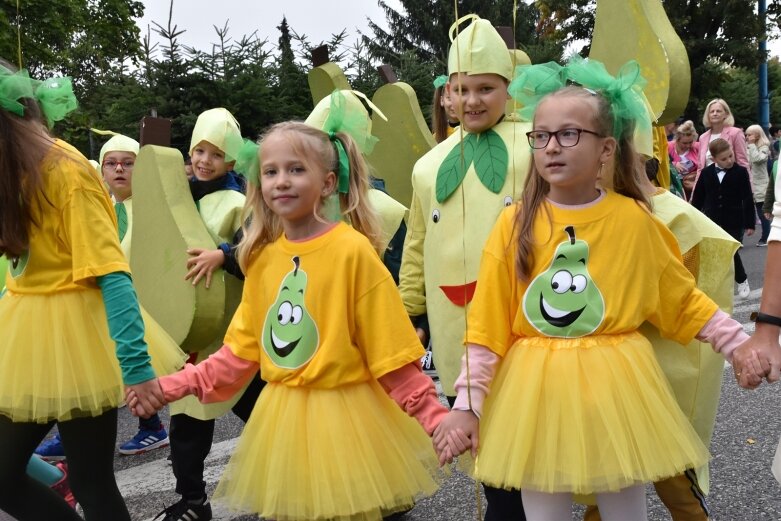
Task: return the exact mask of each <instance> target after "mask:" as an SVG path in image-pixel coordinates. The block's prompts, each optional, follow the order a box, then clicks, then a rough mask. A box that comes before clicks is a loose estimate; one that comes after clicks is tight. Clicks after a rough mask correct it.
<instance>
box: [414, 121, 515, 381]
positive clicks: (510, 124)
mask: <svg viewBox="0 0 781 521" xmlns="http://www.w3.org/2000/svg"><path fill="white" fill-rule="evenodd" d="M492 130H493V131H494V132H496V133H497V134H498V135H499V136H500V137H501V138H502V140H503V141H504V143H505V145H506V147H507V150H508V151H509V154H508V156H509V158H510V161H509V164H508V166H507V177H506V179H505V181H504V185H503V186H502V188H501V190H500V191H499V192H498V193H494V192H492V191H491V190H489V189H488V188H486V187H485V186H484V185H483V184H482V183H481V181H480V180H479V179H478V177H477V174H476V172H475V167H474V165H472V166H470V167H469V170H467V173H466V176H465V178H464V180H463V182H462V183H461V186H460V188H459V189H458V190H457V191H456V192H455V193H454V194H453V195H452V196H450V198H448V199H447V200H446V201H445V202H444V203H439V202H437V198H436V178H437V172H438V170H439V167H440V165H441V164H442V162H443V161H444V160H445V158H446V156H447V155H448V154H449V153H450V152H451V151H452V150H453V148H454V147H457V146H458V144H459V141H460V138H461V136H460V133H459V132H456V133H454V134H453V135H451V136H450V137H449V138H447V139H446V140H445V141H443V142H442V143H440V144H438V145H437V146H436V147H434V148H433V149H432V150H431V151H430V152H429V153H427V154H426V155H425V156H423V157H422V158H420V160H418V162H417V163H416V164H415V169H414V170H413V172H412V187H413V198H412V206H411V208H410V212H409V218H408V220H407V237H406V239H405V241H404V253H403V256H402V264H401V272H400V274H399V290H400V291H401V296H402V299H403V301H404V306H405V308H406V309H407V313H409V314H410V315H411V316H417V315H421V314H423V313H428V318H429V324H430V327H431V340H432V345H433V352H434V363H435V365H436V367H437V372H438V374H439V377H440V381H441V382H442V386H443V388H444V391H445V394H447V395H455V391H454V389H453V384H454V383H455V380H456V378H457V377H458V373H459V372H460V370H461V356H462V355H463V354H464V348H463V341H462V340H463V336H464V330H465V329H466V325H465V318H466V312H465V310H464V307H463V305H460V303H454V302H453V300H451V299H450V298H449V297H448V296H447V294H446V293H445V291H446V290H447V291H448V292H449V293H450V294H451V296H454V297H455V298H456V300H457V301H458V297H459V296H460V295H463V294H464V292H465V291H467V292H468V291H473V289H470V284H474V283H475V281H476V280H477V272H478V268H479V263H480V255H481V254H482V249H483V244H484V243H485V240H486V238H487V237H488V235H489V233H490V231H491V228H492V227H493V225H494V223H495V222H496V218H497V216H498V215H499V213H500V212H501V211H502V209H504V207H505V206H507V205H509V204H511V203H512V202H513V201H515V200H516V199H518V197H520V194H521V190H522V189H523V179H524V177H525V176H526V172H527V170H528V168H529V160H530V153H529V144H528V142H527V141H526V136H525V135H524V134H525V133H526V132H528V131H529V130H531V124H530V123H525V122H515V121H503V122H502V123H499V124H498V125H496V126H494V127H493V128H492ZM468 134H469V133H467V132H464V135H468ZM462 192H463V198H462Z"/></svg>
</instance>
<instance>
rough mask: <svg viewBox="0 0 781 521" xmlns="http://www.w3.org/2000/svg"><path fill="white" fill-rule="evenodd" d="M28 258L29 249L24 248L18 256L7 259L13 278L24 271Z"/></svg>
mask: <svg viewBox="0 0 781 521" xmlns="http://www.w3.org/2000/svg"><path fill="white" fill-rule="evenodd" d="M28 260H30V250H24V252H23V253H22V254H21V255H20V256H19V257H13V258H11V259H9V261H8V263H9V264H10V265H11V276H12V277H13V278H17V277H19V276H20V275H21V274H22V273H24V269H25V268H26V267H27V261H28Z"/></svg>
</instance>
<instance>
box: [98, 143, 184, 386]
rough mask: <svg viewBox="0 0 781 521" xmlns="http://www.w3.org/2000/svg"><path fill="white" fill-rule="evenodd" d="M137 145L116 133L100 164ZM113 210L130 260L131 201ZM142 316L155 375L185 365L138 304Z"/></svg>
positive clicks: (181, 355) (102, 152) (179, 352)
mask: <svg viewBox="0 0 781 521" xmlns="http://www.w3.org/2000/svg"><path fill="white" fill-rule="evenodd" d="M139 148H140V147H139V144H138V142H137V141H136V140H135V139H132V138H129V137H127V136H123V135H122V134H116V135H114V136H113V137H112V138H111V139H109V140H108V141H106V143H105V144H104V145H103V147H102V148H101V149H100V160H99V161H100V163H99V165H102V164H103V157H104V156H105V155H106V154H108V153H109V152H117V151H122V152H130V153H132V154H134V155H138V151H139ZM114 212H115V213H116V216H117V227H118V230H119V241H120V242H119V245H120V247H121V248H122V252H123V253H124V254H125V259H127V261H128V262H130V238H131V237H132V235H133V233H132V232H133V200H132V197H128V198H127V199H125V200H124V201H121V202H116V203H114ZM139 308H140V310H141V318H142V319H143V320H144V340H145V341H146V343H147V351H148V353H149V357H150V358H151V363H152V369H154V371H155V374H156V375H158V376H161V375H165V374H171V373H173V372H174V371H178V370H179V369H181V368H182V367H183V366H184V362H185V360H186V359H187V356H186V355H185V354H184V352H183V351H182V350H181V349H179V346H178V345H176V342H175V341H174V339H173V338H171V336H170V335H169V334H168V333H166V332H165V330H164V329H163V328H162V327H161V326H160V324H158V323H157V321H156V320H155V319H154V318H152V315H150V314H149V313H148V312H147V311H146V310H145V309H144V307H143V306H142V305H141V304H140V303H139Z"/></svg>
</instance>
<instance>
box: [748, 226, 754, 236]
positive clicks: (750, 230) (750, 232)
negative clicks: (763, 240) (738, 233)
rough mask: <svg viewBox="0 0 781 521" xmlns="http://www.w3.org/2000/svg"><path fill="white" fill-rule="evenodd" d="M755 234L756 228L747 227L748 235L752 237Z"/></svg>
mask: <svg viewBox="0 0 781 521" xmlns="http://www.w3.org/2000/svg"><path fill="white" fill-rule="evenodd" d="M752 235H754V228H746V236H747V237H751V236H752Z"/></svg>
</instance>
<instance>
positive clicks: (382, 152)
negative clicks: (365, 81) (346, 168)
mask: <svg viewBox="0 0 781 521" xmlns="http://www.w3.org/2000/svg"><path fill="white" fill-rule="evenodd" d="M372 101H373V102H374V104H375V105H377V107H378V108H379V109H380V110H381V111H382V112H383V113H384V114H385V116H386V117H387V118H388V119H387V120H384V119H383V118H381V117H380V116H379V115H378V114H377V113H376V112H375V113H374V114H372V133H373V134H374V135H375V136H376V137H377V138H378V139H379V141H378V142H377V144H376V145H374V150H373V151H372V153H371V155H370V156H369V158H368V159H369V163H371V165H372V166H373V167H374V168H375V170H376V171H377V177H380V178H381V179H384V180H385V186H386V188H387V189H388V193H389V194H390V195H391V197H393V198H394V199H396V200H397V201H399V202H400V203H401V204H403V205H404V206H407V207H409V205H410V204H411V202H412V167H414V166H415V163H416V162H417V161H418V159H420V158H421V157H423V155H424V154H426V152H428V151H429V150H431V149H432V148H434V146H435V145H436V141H434V136H433V135H432V134H431V130H430V129H429V128H428V125H427V124H426V120H425V118H424V117H423V112H422V111H421V110H420V104H419V103H418V96H417V95H416V94H415V90H414V89H413V88H412V87H410V86H409V85H408V84H406V83H403V82H400V81H397V82H394V83H387V84H385V85H383V86H382V87H380V88H379V89H377V91H376V92H375V93H374V97H373V98H372Z"/></svg>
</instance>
